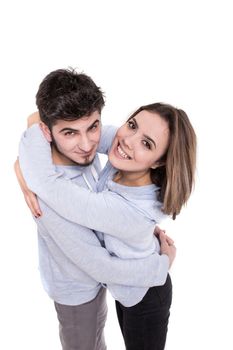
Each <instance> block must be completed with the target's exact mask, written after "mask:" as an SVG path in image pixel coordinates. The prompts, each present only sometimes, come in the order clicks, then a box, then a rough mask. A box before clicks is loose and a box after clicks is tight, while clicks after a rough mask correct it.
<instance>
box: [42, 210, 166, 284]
mask: <svg viewBox="0 0 233 350" xmlns="http://www.w3.org/2000/svg"><path fill="white" fill-rule="evenodd" d="M40 206H41V209H42V212H43V215H42V216H41V218H39V219H37V220H36V221H40V225H42V226H43V227H44V230H43V232H46V234H44V235H43V234H42V235H43V239H44V240H45V241H46V244H47V246H48V248H49V249H50V251H51V254H53V255H54V256H55V259H56V261H57V263H58V264H61V266H63V268H64V266H66V265H64V260H63V257H62V256H61V254H59V252H58V253H56V251H55V247H56V246H57V247H59V249H60V250H61V251H62V252H63V254H64V255H65V256H66V258H67V259H69V260H70V261H71V262H72V264H69V265H68V271H67V272H68V273H69V274H71V275H72V277H73V278H74V279H75V277H76V269H77V268H79V269H81V270H83V271H84V272H85V273H87V274H88V275H89V276H91V277H92V278H93V279H95V280H96V281H98V282H102V283H106V284H112V283H114V284H120V285H125V286H132V287H152V286H156V285H163V284H164V283H165V281H166V278H167V273H168V269H169V259H168V256H167V255H159V254H158V253H154V254H151V255H149V256H148V257H146V258H141V259H120V258H118V257H115V256H111V255H110V254H109V253H108V251H107V250H106V249H105V248H103V247H101V246H100V244H99V242H98V240H97V238H96V240H95V239H94V238H93V240H91V242H90V241H89V242H87V241H85V240H84V239H81V238H80V235H78V230H80V228H79V227H78V225H77V224H74V223H72V222H68V221H67V220H64V219H63V218H62V217H60V216H59V215H57V214H56V213H55V212H54V211H53V210H52V209H50V208H47V207H45V206H43V203H40ZM47 234H49V236H50V237H51V238H52V239H53V241H54V242H55V245H54V244H52V243H51V239H48V235H47ZM93 235H94V233H93ZM59 259H61V261H59Z"/></svg>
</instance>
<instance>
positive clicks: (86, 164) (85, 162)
mask: <svg viewBox="0 0 233 350" xmlns="http://www.w3.org/2000/svg"><path fill="white" fill-rule="evenodd" d="M94 159H95V157H94V158H93V159H91V160H89V159H86V160H83V161H75V164H76V165H79V166H89V165H91V164H92V163H93V162H94Z"/></svg>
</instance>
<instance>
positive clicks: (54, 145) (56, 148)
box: [51, 132, 95, 167]
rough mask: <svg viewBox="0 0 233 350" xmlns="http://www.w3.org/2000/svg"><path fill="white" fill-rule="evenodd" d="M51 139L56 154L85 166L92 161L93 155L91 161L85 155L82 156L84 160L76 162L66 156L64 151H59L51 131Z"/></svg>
mask: <svg viewBox="0 0 233 350" xmlns="http://www.w3.org/2000/svg"><path fill="white" fill-rule="evenodd" d="M51 139H52V142H51V146H52V147H53V148H54V149H55V150H56V152H57V153H58V154H60V155H61V156H62V157H66V158H67V159H69V160H71V161H72V162H73V163H75V164H76V165H79V166H82V167H86V166H89V165H91V164H92V163H93V161H94V159H95V157H93V159H92V160H91V161H88V160H89V159H88V158H89V157H86V158H84V162H83V163H78V162H75V161H74V160H73V159H71V158H69V157H67V156H66V155H65V154H64V153H62V152H61V151H59V149H58V147H57V143H56V140H55V138H54V137H53V134H52V132H51Z"/></svg>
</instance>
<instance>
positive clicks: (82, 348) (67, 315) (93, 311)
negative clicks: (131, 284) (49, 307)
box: [54, 288, 107, 350]
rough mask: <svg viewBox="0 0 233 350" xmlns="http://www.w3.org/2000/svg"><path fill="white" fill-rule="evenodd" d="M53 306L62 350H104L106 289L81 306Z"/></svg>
mask: <svg viewBox="0 0 233 350" xmlns="http://www.w3.org/2000/svg"><path fill="white" fill-rule="evenodd" d="M54 304H55V309H56V311H57V318H58V321H59V331H60V340H61V344H62V349H63V350H106V349H107V347H106V345H105V339H104V325H105V321H106V318H107V303H106V289H105V288H101V289H100V291H99V293H98V295H97V296H96V297H95V299H93V300H91V301H89V302H87V303H85V304H81V305H74V306H70V305H61V304H58V303H56V302H55V303H54Z"/></svg>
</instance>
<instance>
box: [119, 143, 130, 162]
mask: <svg viewBox="0 0 233 350" xmlns="http://www.w3.org/2000/svg"><path fill="white" fill-rule="evenodd" d="M117 150H118V152H119V153H120V155H121V157H123V158H125V159H130V157H129V156H128V155H127V154H126V153H125V152H124V151H123V150H122V148H121V147H120V146H118V147H117Z"/></svg>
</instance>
